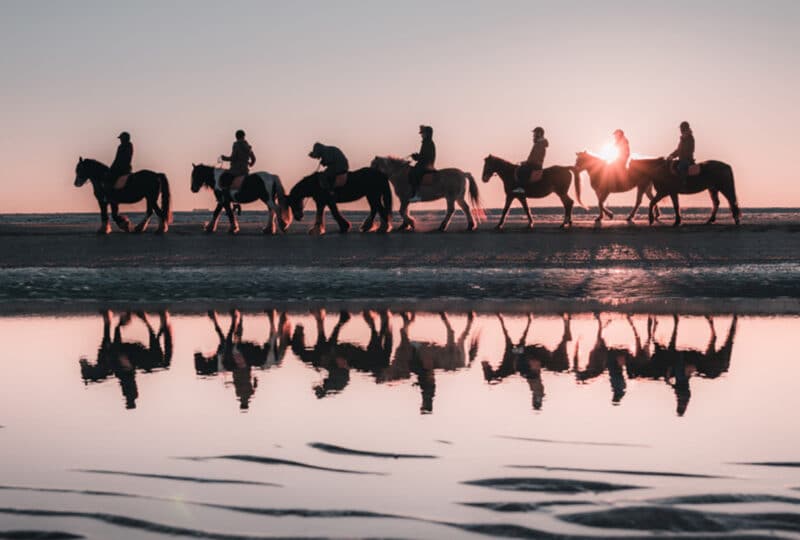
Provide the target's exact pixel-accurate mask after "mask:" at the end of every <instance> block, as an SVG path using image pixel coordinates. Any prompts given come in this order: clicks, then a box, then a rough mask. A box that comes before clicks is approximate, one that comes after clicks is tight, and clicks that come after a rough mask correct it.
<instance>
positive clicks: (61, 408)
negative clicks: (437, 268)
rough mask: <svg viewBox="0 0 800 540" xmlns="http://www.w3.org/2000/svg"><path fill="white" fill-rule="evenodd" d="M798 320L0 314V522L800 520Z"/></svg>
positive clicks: (540, 529) (342, 532) (588, 525)
mask: <svg viewBox="0 0 800 540" xmlns="http://www.w3.org/2000/svg"><path fill="white" fill-rule="evenodd" d="M212 313H213V312H212ZM795 332H798V334H800V317H760V316H759V317H755V316H736V315H734V314H730V313H729V314H719V315H715V316H713V317H703V316H687V315H674V316H673V315H648V314H647V313H637V314H632V315H625V314H622V313H608V312H604V313H597V314H593V313H575V314H572V315H563V316H554V315H537V314H534V315H531V316H529V315H527V314H524V313H522V314H521V313H518V312H517V313H513V314H512V313H507V314H500V315H498V314H494V313H479V314H477V315H474V316H470V315H469V314H468V313H465V312H451V313H435V312H427V311H418V312H403V311H397V312H391V311H386V310H381V311H367V312H360V311H359V312H351V313H340V312H338V311H331V312H329V313H325V312H324V311H313V312H309V311H305V310H303V311H291V312H288V313H286V312H277V311H272V310H270V311H268V312H263V311H261V312H245V313H241V312H232V313H227V312H226V313H219V314H211V315H169V314H168V313H166V312H161V313H158V312H153V313H148V314H146V315H143V316H142V315H137V314H135V313H134V314H131V315H128V314H126V313H124V312H116V313H101V314H92V315H80V316H57V317H50V316H47V317H44V316H25V317H2V318H0V333H2V335H3V336H4V338H5V348H4V354H3V355H2V357H0V366H1V367H2V369H3V374H4V376H3V377H2V378H1V379H0V426H2V427H1V428H0V453H1V454H2V459H0V533H1V532H3V531H12V530H16V531H19V530H28V531H58V532H62V533H69V534H73V535H77V536H86V537H90V538H161V537H165V536H178V537H198V538H250V537H274V536H289V537H304V538H306V537H389V538H461V537H463V538H489V537H503V536H505V537H530V538H562V537H566V538H585V537H596V536H605V537H619V536H620V535H622V534H626V535H633V536H634V537H639V536H643V535H648V534H651V533H653V532H660V533H664V534H666V535H667V536H669V535H673V534H679V533H681V534H683V533H685V534H684V535H683V536H680V537H681V538H687V537H692V538H696V537H698V536H697V535H702V534H706V533H708V534H711V536H710V537H719V536H724V535H729V534H733V533H739V534H742V535H744V536H740V537H748V538H755V537H767V536H768V533H769V532H773V533H776V534H777V535H778V536H780V537H800V514H798V512H797V510H798V508H800V506H798V505H799V504H800V491H798V490H797V488H800V463H798V459H799V456H798V453H797V449H798V448H799V447H800V446H799V444H798V443H800V434H798V433H797V430H796V429H794V427H795V424H796V422H795V421H794V419H793V412H792V411H794V410H796V409H797V407H798V405H800V403H799V402H800V396H798V393H797V391H796V381H797V380H798V376H800V364H799V363H798V361H797V353H796V350H795V347H796V346H797V344H796V341H797V339H796V336H797V335H798V334H796V333H795ZM712 533H713V534H712ZM686 535H688V536H686ZM0 537H2V534H0ZM54 537H55V536H54ZM62 537H68V536H62ZM705 537H709V536H705Z"/></svg>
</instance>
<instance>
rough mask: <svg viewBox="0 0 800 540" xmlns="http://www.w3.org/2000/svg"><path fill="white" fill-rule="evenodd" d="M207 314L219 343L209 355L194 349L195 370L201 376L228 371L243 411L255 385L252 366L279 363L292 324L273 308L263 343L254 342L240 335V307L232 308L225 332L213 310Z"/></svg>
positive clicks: (268, 318)
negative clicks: (238, 308) (237, 308)
mask: <svg viewBox="0 0 800 540" xmlns="http://www.w3.org/2000/svg"><path fill="white" fill-rule="evenodd" d="M208 318H209V319H210V320H211V322H212V324H213V325H214V332H215V333H216V335H217V338H218V339H219V345H218V346H217V350H216V352H214V353H213V354H210V355H205V354H203V353H201V352H195V353H194V367H195V372H196V373H197V374H198V375H202V376H213V375H217V374H218V373H219V372H220V371H223V372H229V373H231V375H232V380H233V387H234V391H235V393H236V398H237V400H238V401H239V409H241V410H242V411H246V410H248V409H249V408H250V400H251V399H252V397H253V395H254V394H255V392H256V389H257V388H258V377H256V376H254V375H253V374H252V369H253V368H257V369H261V370H267V369H270V368H272V367H276V366H279V365H280V364H281V362H282V361H283V357H284V355H285V354H286V350H287V349H288V347H289V340H290V333H291V325H290V324H289V322H288V319H287V316H286V313H281V314H280V315H278V314H277V313H276V312H275V311H274V310H271V311H268V312H267V320H268V335H267V338H266V340H265V341H264V343H256V342H253V341H245V340H244V339H243V338H242V336H243V333H244V326H243V316H242V313H241V312H240V311H239V310H236V309H234V310H231V312H230V318H231V321H230V325H229V327H228V331H227V332H225V333H224V332H223V331H222V327H221V326H220V322H219V316H218V315H217V312H216V311H209V312H208Z"/></svg>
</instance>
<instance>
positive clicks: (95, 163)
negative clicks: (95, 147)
mask: <svg viewBox="0 0 800 540" xmlns="http://www.w3.org/2000/svg"><path fill="white" fill-rule="evenodd" d="M82 162H83V163H86V164H87V165H89V166H90V167H97V166H100V167H105V168H106V169H108V168H109V167H108V165H106V164H105V163H103V162H102V161H97V160H96V159H92V158H83V159H82Z"/></svg>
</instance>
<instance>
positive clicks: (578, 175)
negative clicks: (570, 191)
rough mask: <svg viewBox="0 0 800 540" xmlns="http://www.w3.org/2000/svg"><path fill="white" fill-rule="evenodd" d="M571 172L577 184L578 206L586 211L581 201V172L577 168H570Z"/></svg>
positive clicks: (576, 196)
mask: <svg viewBox="0 0 800 540" xmlns="http://www.w3.org/2000/svg"><path fill="white" fill-rule="evenodd" d="M569 170H570V171H571V172H572V175H573V177H574V182H575V198H576V199H578V204H579V205H580V207H581V208H583V209H584V210H586V205H585V204H583V201H582V200H581V172H580V171H579V170H578V169H576V168H575V167H570V168H569Z"/></svg>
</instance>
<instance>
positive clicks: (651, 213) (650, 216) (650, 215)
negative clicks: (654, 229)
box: [647, 191, 667, 225]
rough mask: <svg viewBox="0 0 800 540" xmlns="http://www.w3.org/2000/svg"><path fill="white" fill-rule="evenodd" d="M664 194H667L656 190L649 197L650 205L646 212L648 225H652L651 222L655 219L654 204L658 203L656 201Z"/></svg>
mask: <svg viewBox="0 0 800 540" xmlns="http://www.w3.org/2000/svg"><path fill="white" fill-rule="evenodd" d="M666 196H667V194H666V193H661V192H659V191H656V194H655V195H653V198H652V199H650V207H649V209H648V212H647V219H648V221H649V222H650V225H652V224H653V222H654V221H655V220H656V215H655V212H654V210H653V209H654V208H656V205H657V204H658V201H660V200H661V199H663V198H664V197H666Z"/></svg>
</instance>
